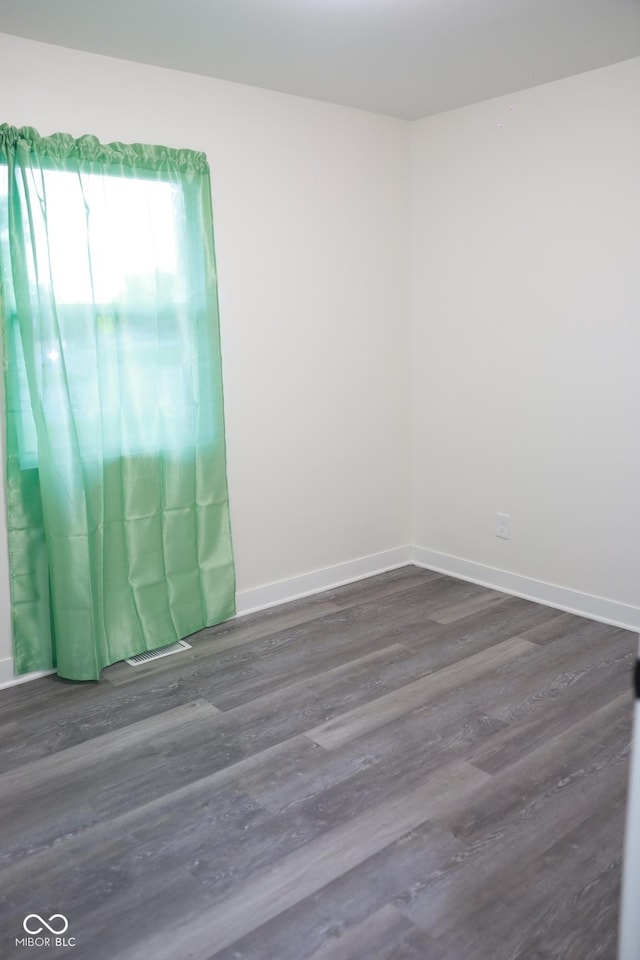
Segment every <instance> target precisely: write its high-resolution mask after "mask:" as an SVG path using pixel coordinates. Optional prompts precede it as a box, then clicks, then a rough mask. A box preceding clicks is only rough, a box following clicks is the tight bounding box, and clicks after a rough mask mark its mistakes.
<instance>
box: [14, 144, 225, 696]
mask: <svg viewBox="0 0 640 960" xmlns="http://www.w3.org/2000/svg"><path fill="white" fill-rule="evenodd" d="M0 294H1V299H0V309H1V314H2V325H3V338H4V368H5V398H6V444H7V513H8V532H9V559H10V575H11V600H12V621H13V635H14V662H15V671H16V673H26V672H30V671H34V670H47V669H56V670H57V672H58V673H59V674H60V675H61V676H63V677H67V678H70V679H75V680H89V679H97V678H98V677H99V675H100V671H101V670H102V668H103V667H104V666H106V665H108V664H110V663H113V662H115V661H117V660H122V659H124V658H126V657H129V656H131V655H132V654H134V653H137V652H141V651H143V650H151V649H154V648H155V647H158V646H163V645H164V644H167V643H171V642H173V641H174V640H176V639H178V638H181V637H185V636H187V635H188V634H190V633H193V632H195V631H196V630H199V629H200V628H202V627H204V626H208V625H211V624H214V623H219V622H220V621H222V620H224V619H226V618H227V617H229V616H231V615H232V614H233V613H234V610H235V578H234V565H233V554H232V544H231V532H230V526H229V509H228V495H227V479H226V459H225V438H224V416H223V401H222V376H221V362H220V342H219V329H218V305H217V285H216V268H215V254H214V246H213V223H212V213H211V193H210V183H209V170H208V165H207V160H206V157H205V156H204V154H202V153H195V152H192V151H188V150H173V149H169V148H166V147H155V146H146V145H141V144H121V143H111V144H107V145H104V144H101V143H99V141H98V140H96V138H95V137H90V136H85V137H81V138H80V139H78V140H76V139H73V138H72V137H71V136H68V135H66V134H55V135H53V136H50V137H40V136H39V135H38V134H37V133H36V131H35V130H33V129H31V128H22V129H16V128H15V127H10V126H7V125H4V126H0Z"/></svg>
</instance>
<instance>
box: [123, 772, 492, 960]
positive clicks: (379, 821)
mask: <svg viewBox="0 0 640 960" xmlns="http://www.w3.org/2000/svg"><path fill="white" fill-rule="evenodd" d="M485 779H486V774H482V773H480V772H479V771H477V770H475V769H474V768H473V767H471V766H470V765H468V764H455V765H451V766H450V767H449V768H445V769H444V770H443V771H442V773H441V775H440V776H439V777H434V778H430V779H429V781H427V782H426V783H425V784H423V785H421V786H420V787H419V788H418V789H416V790H414V791H412V792H411V793H410V794H404V795H402V796H400V797H397V798H395V799H394V800H391V801H388V802H387V803H385V804H383V805H381V806H379V807H376V808H374V809H373V810H371V811H370V812H369V813H367V814H364V815H363V816H360V817H358V818H357V819H356V820H355V821H354V822H350V823H347V824H345V825H343V826H341V827H338V828H336V829H335V830H333V831H331V832H330V833H328V834H325V835H323V836H322V838H321V839H320V840H319V841H312V842H310V843H307V844H305V845H304V846H303V847H302V848H301V849H300V850H297V851H295V852H294V853H292V854H290V855H289V856H286V857H284V858H283V859H282V860H280V861H279V862H278V863H277V864H276V865H275V866H274V867H272V868H271V869H268V870H266V871H263V872H261V873H259V874H258V875H256V876H255V878H254V879H252V880H250V881H249V882H248V883H246V884H244V885H243V886H242V887H241V888H240V890H238V891H237V893H235V894H232V895H231V896H229V897H227V898H226V900H225V901H224V903H222V904H221V905H219V906H214V907H212V908H211V909H210V910H207V911H204V912H199V913H198V914H192V915H190V916H189V917H185V918H184V920H183V921H182V922H180V923H178V924H174V925H173V926H172V927H171V928H167V929H165V930H164V931H163V933H162V935H161V936H152V937H150V938H149V939H146V940H145V942H143V943H140V944H138V945H136V946H134V947H133V948H132V949H130V950H127V951H125V953H124V954H123V955H122V956H123V960H147V958H148V957H149V956H153V957H154V958H155V960H175V956H176V953H177V952H178V951H182V953H183V955H185V956H189V958H190V960H208V958H209V957H213V956H215V955H216V953H218V952H219V951H221V950H222V949H223V948H224V947H227V946H229V945H230V944H231V943H233V941H234V940H236V939H238V938H239V937H241V936H243V935H245V934H246V933H248V932H249V931H251V930H253V929H255V928H256V927H259V926H260V925H261V924H263V923H265V922H267V921H268V920H270V919H272V918H273V917H275V916H277V915H278V913H280V912H282V911H283V910H286V909H287V908H288V907H290V906H292V905H293V904H295V903H298V902H299V901H300V900H303V899H304V898H305V897H307V896H309V895H310V894H312V893H314V892H315V891H316V890H319V889H320V888H321V887H323V886H325V885H326V884H327V883H330V882H331V880H334V879H335V878H336V877H338V876H340V875H341V874H343V873H346V872H347V871H348V870H350V869H352V868H353V867H355V866H357V865H358V864H360V863H362V862H363V861H364V860H366V859H367V858H368V857H370V856H372V855H373V854H374V853H376V852H377V851H378V850H380V849H382V848H383V847H385V846H387V845H388V844H390V843H392V842H393V841H394V840H396V839H398V838H399V837H401V836H402V835H403V834H404V833H407V832H408V831H410V830H411V829H412V828H414V827H416V826H418V825H419V824H420V823H422V822H424V821H425V820H426V819H428V818H429V817H430V816H431V815H432V813H433V812H434V811H435V810H437V809H438V808H441V807H442V805H443V804H444V805H455V804H456V802H459V800H460V797H461V796H465V797H468V795H469V793H470V792H472V791H473V790H474V788H476V787H477V786H478V785H480V784H481V783H482V782H484V780H485ZM212 944H215V949H214V952H211V945H212Z"/></svg>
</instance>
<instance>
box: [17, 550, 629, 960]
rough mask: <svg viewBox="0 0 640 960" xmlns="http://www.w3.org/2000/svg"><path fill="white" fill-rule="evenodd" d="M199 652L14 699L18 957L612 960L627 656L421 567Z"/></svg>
mask: <svg viewBox="0 0 640 960" xmlns="http://www.w3.org/2000/svg"><path fill="white" fill-rule="evenodd" d="M191 642H192V643H193V648H192V650H190V651H187V652H186V653H183V654H179V655H177V656H174V657H168V658H166V659H163V660H158V661H155V662H153V663H150V664H146V665H143V666H139V667H129V666H127V665H126V664H116V665H114V666H113V667H110V668H108V669H107V670H105V671H104V672H103V675H102V679H101V681H100V682H99V683H98V684H94V683H87V684H74V683H69V682H65V681H62V680H60V679H58V678H55V677H48V678H45V679H42V680H38V681H34V682H33V683H29V684H25V685H23V686H19V687H15V688H12V689H10V690H6V691H3V692H2V693H0V771H1V773H0V809H1V810H2V817H1V819H0V830H1V832H2V838H1V841H0V850H1V860H0V900H1V909H2V921H1V939H0V955H1V956H2V957H7V958H13V957H23V956H38V957H47V958H48V957H55V958H57V957H70V958H74V960H85V958H86V960H209V958H212V957H215V958H216V960H365V958H367V960H596V958H597V960H614V957H615V946H616V934H617V929H616V928H617V917H618V897H619V884H620V873H621V854H622V844H623V831H624V815H625V802H626V788H627V766H628V759H629V740H630V731H631V719H632V710H633V698H632V694H631V670H632V666H633V663H634V659H635V649H636V637H635V635H634V634H632V633H630V632H629V631H625V630H621V629H618V628H615V627H611V626H606V625H603V624H600V623H595V622H592V621H589V620H585V619H582V618H580V617H577V616H573V615H571V614H567V613H561V612H559V611H557V610H553V609H551V608H549V607H543V606H539V605H537V604H535V603H531V602H529V601H526V600H521V599H518V598H515V597H508V596H505V595H503V594H500V593H497V592H494V591H492V590H488V589H485V588H483V587H479V586H475V585H472V584H468V583H463V582H461V581H456V580H454V579H452V578H450V577H446V576H442V575H440V574H436V573H433V572H430V571H426V570H420V569H418V568H415V567H404V568H402V569H400V570H395V571H392V572H389V573H386V574H383V575H381V576H377V577H373V578H370V579H368V580H362V581H360V582H358V583H355V584H351V585H348V586H345V587H341V588H338V589H335V590H331V591H329V592H326V593H324V594H319V595H316V596H314V597H311V598H308V599H305V600H300V601H296V602H294V603H290V604H286V605H283V606H280V607H277V608H272V609H270V610H267V611H264V612H261V613H258V614H253V615H251V616H248V617H244V618H239V619H237V620H234V621H230V622H228V623H226V624H222V625H220V626H218V627H215V628H211V629H209V630H206V631H203V632H202V633H200V634H198V635H196V636H195V637H193V638H191ZM28 914H36V915H38V916H39V917H42V918H43V919H44V920H46V921H47V923H49V925H50V926H52V927H53V928H54V930H56V931H60V929H61V927H62V926H63V925H64V921H63V919H61V918H57V919H54V920H51V919H50V918H51V917H53V916H54V915H56V914H62V915H63V917H66V918H67V920H68V929H67V930H66V931H65V932H64V936H63V940H64V941H65V943H63V944H60V945H57V946H56V945H50V946H47V945H44V946H38V945H34V946H32V947H27V946H25V945H24V944H23V943H22V942H20V941H23V938H25V937H28V936H29V934H28V933H27V932H25V930H24V929H23V921H24V919H25V917H26V916H27V915H28ZM28 926H29V928H30V930H31V931H34V930H35V929H36V928H37V927H42V929H41V932H40V933H39V934H37V935H36V934H34V939H35V940H36V941H37V939H38V937H40V938H47V937H48V938H50V939H52V940H53V939H54V936H55V935H54V934H51V933H50V932H49V930H48V929H47V928H46V927H45V926H42V923H41V922H40V921H39V920H38V919H37V917H36V918H31V920H30V921H29V922H28ZM72 943H73V944H74V945H71V944H72Z"/></svg>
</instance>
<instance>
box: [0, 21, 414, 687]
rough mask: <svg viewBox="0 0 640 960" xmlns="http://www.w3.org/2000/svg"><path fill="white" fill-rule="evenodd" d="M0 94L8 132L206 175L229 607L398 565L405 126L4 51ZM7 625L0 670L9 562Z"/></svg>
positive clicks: (2, 45) (405, 500)
mask: <svg viewBox="0 0 640 960" xmlns="http://www.w3.org/2000/svg"><path fill="white" fill-rule="evenodd" d="M0 89H1V90H2V109H1V116H0V122H6V123H11V124H14V125H17V126H23V125H29V126H34V127H36V129H37V130H38V131H39V132H40V133H42V134H48V133H52V132H54V131H56V130H62V131H65V132H68V133H71V134H74V135H76V136H79V135H81V134H83V133H92V134H95V135H96V136H98V137H99V138H100V139H101V140H103V141H110V140H122V141H143V142H148V143H161V144H167V145H168V146H175V147H188V148H192V149H196V150H204V151H205V152H206V154H207V156H208V158H209V162H210V165H211V170H212V188H213V205H214V219H215V227H216V248H217V256H218V270H219V282H220V306H221V325H222V347H223V365H224V378H225V408H226V416H227V443H228V464H229V484H230V497H231V512H232V525H233V532H234V541H235V553H236V562H237V576H238V588H239V590H240V591H250V590H252V588H257V587H260V586H261V585H264V584H270V583H273V582H274V581H280V580H284V579H287V578H291V577H296V576H300V575H302V574H305V573H307V572H309V571H315V570H318V569H320V568H324V567H332V566H334V565H336V564H340V563H344V562H347V561H353V560H355V559H357V558H362V557H368V556H370V555H372V554H377V553H379V552H383V551H387V550H392V549H394V548H398V547H404V546H405V545H406V544H407V543H408V542H409V539H410V536H409V534H410V498H409V489H410V480H409V478H410V465H409V462H410V461H409V457H410V440H409V426H408V424H409V399H410V394H409V376H408V371H409V352H408V350H409V307H408V304H409V273H408V271H409V228H408V225H409V193H408V191H409V177H408V168H409V127H408V124H406V123H405V122H403V121H399V120H398V121H397V120H392V119H389V118H385V117H379V116H376V115H373V114H368V113H365V112H361V111H356V110H350V109H346V108H341V107H336V106H331V105H328V104H323V103H318V102H315V101H309V100H303V99H300V98H296V97H290V96H285V95H282V94H277V93H270V92H266V91H261V90H257V89H254V88H252V87H247V86H242V85H238V84H232V83H226V82H223V81H215V80H210V79H205V78H202V77H196V76H191V75H187V74H182V73H177V72H173V71H169V70H162V69H157V68H152V67H146V66H141V65H138V64H133V63H128V62H124V61H118V60H113V59H110V58H104V57H97V56H93V55H89V54H84V53H79V52H75V51H70V50H64V49H62V48H58V47H54V46H50V45H46V44H39V43H33V42H30V41H26V40H21V39H17V38H14V37H8V36H2V35H0ZM5 540H6V530H5V520H4V510H2V513H1V519H0V544H1V545H2V551H4V550H5ZM0 611H1V621H0V661H2V659H3V657H4V658H7V657H9V656H10V640H9V597H8V577H7V572H6V555H5V554H4V553H0ZM0 679H2V678H1V677H0Z"/></svg>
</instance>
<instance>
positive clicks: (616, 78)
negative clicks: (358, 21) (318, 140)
mask: <svg viewBox="0 0 640 960" xmlns="http://www.w3.org/2000/svg"><path fill="white" fill-rule="evenodd" d="M639 104H640V60H633V61H627V62H625V63H621V64H617V65H615V66H612V67H608V68H605V69H603V70H597V71H594V72H590V73H587V74H583V75H580V76H577V77H572V78H570V79H568V80H563V81H560V82H558V83H552V84H548V85H545V86H541V87H537V88H535V89H531V90H528V91H524V92H522V93H518V94H516V95H514V96H511V97H505V98H500V99H497V100H492V101H488V102H484V103H480V104H477V105H475V106H471V107H468V108H464V109H461V110H456V111H452V112H450V113H447V114H441V115H439V116H436V117H433V118H430V119H425V120H422V121H419V122H418V123H416V124H414V125H413V128H412V149H413V154H412V157H413V160H412V185H413V194H412V201H413V205H412V257H413V264H412V277H413V283H412V312H413V350H412V353H413V372H412V378H413V415H414V422H413V442H414V457H415V462H414V498H415V499H414V510H415V516H414V524H415V527H414V534H413V542H414V543H416V544H419V545H421V546H422V547H425V548H428V549H427V551H426V552H425V557H426V558H427V559H428V560H429V561H430V562H431V563H438V559H439V555H444V556H442V557H440V563H441V565H442V566H445V567H447V566H448V567H449V568H452V569H457V568H460V566H461V565H460V564H457V565H456V563H455V562H451V558H463V560H464V561H466V565H465V564H463V565H462V568H463V569H464V570H465V572H466V573H467V574H470V575H475V576H477V577H478V578H480V579H486V580H490V581H492V582H495V583H500V582H501V575H500V574H499V572H497V571H501V570H502V571H508V572H510V573H511V574H515V575H517V576H519V577H522V578H531V579H533V580H539V581H545V582H547V583H550V584H555V585H559V586H560V587H564V588H568V589H569V590H573V591H577V592H578V593H580V594H583V595H590V596H594V597H602V598H608V599H609V600H612V601H616V602H618V603H621V604H629V605H631V606H634V607H635V608H636V612H638V611H637V608H638V607H639V606H640V282H639V273H638V271H639V265H640V168H639V166H638V158H639V157H640V110H639V109H638V106H639ZM496 511H503V512H506V513H508V514H510V515H511V538H510V540H508V541H504V540H498V539H496V537H495V535H494V527H495V514H496ZM523 582H524V581H523ZM585 603H586V604H587V606H588V603H587V601H586V600H585ZM639 622H640V621H639Z"/></svg>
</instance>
